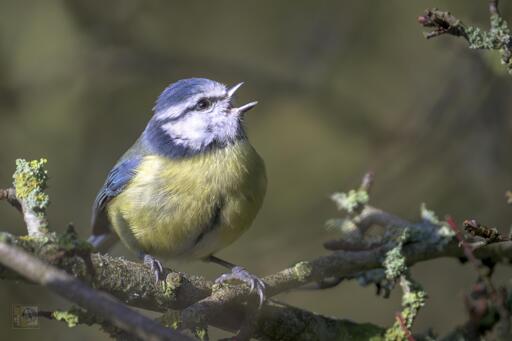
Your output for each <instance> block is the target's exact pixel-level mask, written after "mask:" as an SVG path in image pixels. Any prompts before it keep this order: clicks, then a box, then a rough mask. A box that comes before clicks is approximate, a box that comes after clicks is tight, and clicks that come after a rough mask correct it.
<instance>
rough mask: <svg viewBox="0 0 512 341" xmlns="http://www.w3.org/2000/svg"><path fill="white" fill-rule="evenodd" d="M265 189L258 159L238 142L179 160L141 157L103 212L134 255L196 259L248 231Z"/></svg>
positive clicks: (251, 151) (261, 164)
mask: <svg viewBox="0 0 512 341" xmlns="http://www.w3.org/2000/svg"><path fill="white" fill-rule="evenodd" d="M265 190H266V175H265V167H264V164H263V160H262V159H261V158H260V156H259V155H258V154H257V153H256V151H255V150H254V148H253V147H252V146H251V145H250V144H249V143H248V142H246V141H242V142H239V143H236V144H234V145H232V146H228V147H226V148H223V149H219V150H214V151H211V152H208V153H204V154H200V155H196V156H193V157H190V158H184V159H180V160H172V159H168V158H165V157H162V156H154V155H153V156H146V157H144V159H143V160H142V161H141V164H140V165H139V167H138V168H137V171H136V174H135V176H134V177H133V179H132V180H131V181H130V183H129V184H128V185H127V186H126V188H125V189H124V190H123V192H122V193H120V194H119V195H118V196H117V197H115V198H114V199H112V201H111V202H110V203H109V204H108V207H107V211H108V215H109V219H110V222H111V224H112V226H113V228H114V230H115V231H116V232H117V234H118V235H119V236H120V238H121V239H122V240H123V242H124V243H125V244H126V245H127V246H128V247H129V248H130V249H132V250H134V251H138V252H140V251H142V252H145V253H149V254H151V255H153V256H157V257H162V258H173V257H186V258H189V257H190V258H202V257H206V256H208V255H210V254H212V253H214V252H215V251H217V250H219V249H221V248H223V247H225V246H227V245H229V244H230V243H232V242H233V241H234V240H236V239H237V238H238V237H239V236H240V235H241V234H242V233H243V232H244V231H245V230H246V229H247V228H248V227H249V226H250V224H251V223H252V221H253V220H254V218H255V216H256V214H257V212H258V210H259V209H260V207H261V204H262V202H263V197H264V195H265ZM219 208H220V210H219ZM217 210H219V213H220V215H218V219H217V222H218V223H217V224H216V226H213V227H212V226H210V225H211V222H212V219H214V216H215V213H216V211H217Z"/></svg>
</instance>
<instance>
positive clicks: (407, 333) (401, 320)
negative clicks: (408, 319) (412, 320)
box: [395, 313, 416, 341]
mask: <svg viewBox="0 0 512 341" xmlns="http://www.w3.org/2000/svg"><path fill="white" fill-rule="evenodd" d="M395 317H396V321H397V322H398V324H399V325H400V328H402V331H403V332H404V335H405V337H406V338H407V340H409V341H416V340H415V339H414V337H413V336H412V334H411V331H410V330H409V328H407V326H406V325H405V321H404V318H403V316H402V314H401V313H396V316H395Z"/></svg>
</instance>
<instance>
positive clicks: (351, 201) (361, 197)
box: [331, 189, 370, 213]
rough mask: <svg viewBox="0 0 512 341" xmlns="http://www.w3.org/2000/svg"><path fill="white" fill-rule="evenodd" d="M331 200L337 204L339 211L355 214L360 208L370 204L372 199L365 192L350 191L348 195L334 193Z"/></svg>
mask: <svg viewBox="0 0 512 341" xmlns="http://www.w3.org/2000/svg"><path fill="white" fill-rule="evenodd" d="M331 199H332V200H333V201H334V202H335V203H336V205H337V207H338V209H339V210H345V211H346V212H348V213H354V212H355V211H356V210H357V209H358V208H359V207H362V206H364V205H366V204H367V203H368V201H369V200H370V197H369V195H368V192H366V191H364V190H354V189H353V190H350V191H349V192H348V193H334V194H333V195H331Z"/></svg>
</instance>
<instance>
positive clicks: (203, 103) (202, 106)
mask: <svg viewBox="0 0 512 341" xmlns="http://www.w3.org/2000/svg"><path fill="white" fill-rule="evenodd" d="M211 106H212V101H210V100H209V99H207V98H203V99H202V100H200V101H199V102H197V104H196V109H197V110H206V109H209V108H210V107H211Z"/></svg>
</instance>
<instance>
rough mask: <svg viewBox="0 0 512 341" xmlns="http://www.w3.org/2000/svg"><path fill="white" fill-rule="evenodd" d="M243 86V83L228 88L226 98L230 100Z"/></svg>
mask: <svg viewBox="0 0 512 341" xmlns="http://www.w3.org/2000/svg"><path fill="white" fill-rule="evenodd" d="M242 85H244V82H241V83H238V84H237V85H235V86H233V87H231V88H229V90H228V97H229V98H231V97H233V95H234V94H235V92H236V91H237V90H238V89H239V88H240V87H241V86H242Z"/></svg>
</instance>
